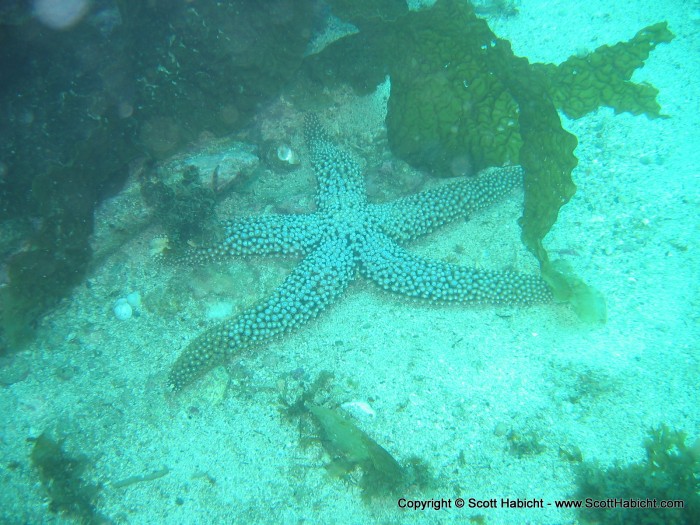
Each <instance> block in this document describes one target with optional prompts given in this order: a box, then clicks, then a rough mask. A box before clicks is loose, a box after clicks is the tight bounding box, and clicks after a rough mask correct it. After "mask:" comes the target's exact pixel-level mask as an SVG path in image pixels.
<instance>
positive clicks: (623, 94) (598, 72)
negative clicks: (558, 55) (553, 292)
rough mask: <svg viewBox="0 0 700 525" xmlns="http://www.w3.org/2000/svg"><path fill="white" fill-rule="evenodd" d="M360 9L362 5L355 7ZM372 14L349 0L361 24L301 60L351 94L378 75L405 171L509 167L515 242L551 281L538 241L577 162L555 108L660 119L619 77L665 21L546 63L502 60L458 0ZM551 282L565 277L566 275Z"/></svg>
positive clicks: (497, 45)
mask: <svg viewBox="0 0 700 525" xmlns="http://www.w3.org/2000/svg"><path fill="white" fill-rule="evenodd" d="M329 3H330V4H331V6H333V8H334V9H336V13H337V14H338V15H339V16H341V17H342V16H343V15H345V14H346V13H347V12H348V11H347V9H346V6H345V5H341V4H347V2H344V1H343V2H341V1H340V0H330V1H329ZM362 6H366V7H367V10H368V11H367V12H366V13H364V14H363V13H361V12H360V11H361V9H362ZM377 9H378V7H377V5H375V4H373V3H368V2H358V3H355V5H354V9H353V10H352V15H351V18H350V20H351V21H360V22H361V24H360V23H358V27H359V28H360V32H359V33H356V34H352V35H348V36H346V37H344V38H342V39H341V40H339V41H336V42H335V43H333V44H332V45H330V46H328V47H327V48H326V49H325V50H324V51H323V52H321V53H320V54H319V55H317V56H314V57H311V58H310V59H309V60H308V66H309V68H310V70H311V71H312V73H315V74H316V77H317V78H319V79H322V80H324V81H327V82H332V81H341V82H347V83H350V84H351V85H352V86H353V87H355V88H356V89H359V90H361V91H367V90H368V89H370V88H371V87H373V86H376V84H377V83H378V82H380V81H382V80H383V78H384V75H386V74H389V75H390V76H391V94H390V98H389V103H388V114H387V120H386V124H387V131H388V138H389V143H390V145H391V148H392V151H393V152H394V154H396V155H397V156H399V157H401V158H403V159H404V160H406V161H407V162H409V163H411V164H412V165H414V166H417V167H420V168H427V169H431V170H433V171H435V172H436V173H449V172H450V166H451V165H452V163H454V162H455V160H459V161H460V163H461V164H462V165H467V166H469V167H470V168H471V170H472V171H478V170H480V169H482V168H485V167H488V166H493V165H503V164H508V163H512V164H516V163H517V164H521V165H522V166H523V167H524V168H525V205H524V211H523V216H522V218H521V219H520V224H521V227H522V238H523V242H524V243H525V245H526V246H527V247H528V249H529V250H530V251H532V252H533V253H534V254H535V256H536V257H537V258H538V260H539V261H540V264H541V265H542V266H543V271H546V272H548V273H549V275H550V277H554V276H556V273H557V270H556V269H554V268H552V267H548V266H547V265H548V263H549V258H548V255H547V251H546V250H545V248H544V246H543V239H544V237H545V236H546V235H547V233H548V232H549V231H550V229H551V228H552V226H553V225H554V223H555V222H556V220H557V217H558V213H559V209H560V208H561V207H562V206H563V205H564V204H566V203H567V202H568V201H569V200H570V199H571V197H572V196H573V195H574V193H575V192H576V186H575V184H574V182H573V180H572V178H571V173H572V171H573V169H574V168H575V167H576V165H577V163H578V160H577V158H576V157H575V156H574V150H575V149H576V146H577V143H578V141H577V139H576V137H575V136H574V135H573V134H571V133H569V132H567V131H566V130H564V128H563V127H562V125H561V120H560V118H559V114H558V113H557V109H561V110H562V111H563V112H564V113H565V114H567V115H568V116H570V117H572V118H579V117H581V116H583V115H585V114H586V113H588V112H590V111H594V110H595V109H597V108H598V107H601V106H610V107H612V108H613V109H614V110H615V112H617V113H620V112H630V113H632V114H635V115H638V114H646V115H647V116H648V117H650V118H657V117H662V116H663V115H661V113H660V107H659V105H658V103H657V102H656V95H657V93H658V91H657V90H656V89H655V88H654V87H652V86H650V85H648V84H635V83H633V82H631V81H630V77H631V75H632V73H633V72H634V71H635V70H636V69H638V68H640V67H641V66H643V64H644V60H646V58H647V57H648V56H649V53H650V52H651V51H652V50H653V49H654V48H655V47H656V46H657V45H658V44H660V43H664V42H670V41H671V39H672V38H673V34H672V33H671V32H670V31H669V30H668V28H667V25H666V23H663V22H662V23H658V24H655V25H652V26H649V27H647V28H644V29H642V30H641V31H639V32H638V33H637V35H636V36H635V37H634V38H632V39H631V40H630V41H629V42H621V43H618V44H616V45H614V46H601V47H599V48H598V49H596V50H595V51H593V52H592V53H589V54H587V55H584V56H575V57H571V58H569V59H568V60H566V61H565V62H563V63H562V64H560V65H558V66H557V65H554V64H530V63H529V61H528V60H527V59H526V58H523V57H518V56H516V55H514V54H513V52H512V50H511V46H510V43H509V42H508V41H507V40H504V39H501V38H498V37H497V36H496V35H495V34H494V33H493V32H492V31H491V29H490V28H489V27H488V24H487V23H486V22H485V21H484V20H482V19H480V18H478V17H477V16H476V14H475V13H474V10H473V7H472V5H471V4H470V3H469V2H467V1H466V0H438V1H437V2H436V3H435V5H434V6H433V7H432V8H430V9H426V10H422V11H418V12H409V11H407V10H404V11H397V10H396V9H395V8H394V9H391V10H390V11H388V12H387V13H386V16H380V14H378V12H377ZM556 279H559V280H560V281H567V280H569V281H570V279H569V277H568V275H564V276H558V277H556ZM579 281H580V280H579ZM581 284H582V285H583V283H582V282H581ZM583 286H585V285H583ZM578 289H579V290H582V288H581V287H579V288H578ZM560 295H561V294H560ZM571 297H576V295H575V294H573V295H571Z"/></svg>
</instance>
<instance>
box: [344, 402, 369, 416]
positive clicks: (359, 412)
mask: <svg viewBox="0 0 700 525" xmlns="http://www.w3.org/2000/svg"><path fill="white" fill-rule="evenodd" d="M340 407H341V408H342V409H343V410H345V411H346V412H347V413H348V414H351V415H353V416H355V417H356V418H357V419H372V418H374V417H375V416H376V415H377V413H376V412H375V411H374V409H373V408H372V407H371V406H369V403H367V402H366V401H348V402H347V403H343V404H342V405H340Z"/></svg>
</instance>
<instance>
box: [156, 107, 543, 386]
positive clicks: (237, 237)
mask: <svg viewBox="0 0 700 525" xmlns="http://www.w3.org/2000/svg"><path fill="white" fill-rule="evenodd" d="M305 135H306V141H307V144H308V146H309V150H310V152H311V160H312V163H313V167H314V171H315V173H316V176H317V178H318V190H317V194H316V206H317V210H316V212H314V213H312V214H308V215H268V216H261V217H241V218H236V219H233V220H231V221H229V222H228V223H227V224H226V228H225V231H226V237H225V239H224V240H223V241H222V242H220V243H219V244H218V245H217V246H213V247H211V248H206V249H199V250H196V252H194V253H193V254H192V257H191V259H192V260H194V261H197V262H206V261H215V260H221V259H224V258H226V257H228V256H245V255H297V256H304V258H303V260H302V261H301V263H300V264H299V265H298V266H297V267H296V268H295V269H294V271H293V272H292V273H291V274H290V275H289V276H288V277H287V279H286V280H285V281H284V282H283V283H282V285H281V286H279V287H278V288H277V289H276V290H275V291H274V292H273V293H272V295H271V296H270V297H269V298H267V299H266V300H264V301H262V302H261V303H259V304H257V305H256V306H253V307H252V308H250V309H248V310H246V311H244V312H243V313H242V314H241V315H239V316H238V317H235V318H233V319H230V320H228V321H225V322H224V323H221V324H219V325H217V326H215V327H213V328H211V329H209V330H207V331H205V332H204V333H202V334H201V335H200V336H198V337H197V338H196V339H194V341H192V342H191V343H190V345H189V346H188V347H187V348H186V349H185V350H184V352H183V353H182V354H181V355H180V357H179V358H178V359H177V361H176V363H175V365H174V366H173V369H172V370H171V372H170V376H169V384H170V386H171V387H172V388H173V389H174V390H176V391H177V390H181V389H182V388H183V387H185V386H186V385H188V384H189V383H191V382H192V381H194V380H195V379H196V378H197V377H199V376H200V375H202V374H203V373H205V372H206V371H208V370H209V369H211V368H213V367H215V366H217V365H219V364H222V363H225V362H226V361H228V360H229V359H231V358H232V357H233V356H234V354H236V353H237V352H240V351H242V350H244V349H247V348H250V347H253V346H258V345H261V344H262V343H265V342H267V341H269V340H270V339H272V338H274V337H276V336H279V335H281V334H284V333H287V332H289V331H291V330H292V329H294V328H297V327H300V326H302V325H303V324H304V323H306V322H307V321H309V320H310V319H312V318H314V317H316V316H317V315H318V314H319V313H321V312H322V311H323V310H325V309H326V308H328V307H329V306H330V305H331V304H333V302H335V301H336V300H337V299H339V298H340V297H341V296H342V295H343V293H344V292H345V290H346V289H347V288H348V286H349V285H350V283H351V282H352V281H353V279H354V278H355V277H356V275H357V274H358V273H359V274H360V275H362V276H364V277H365V278H367V279H369V280H371V281H373V282H375V283H376V284H377V285H379V287H380V288H382V289H384V290H390V291H392V292H396V293H398V294H401V295H403V296H407V297H413V298H419V299H425V300H428V301H432V302H457V303H474V304H494V305H498V304H508V305H527V304H534V303H542V302H546V301H549V300H551V298H552V295H551V292H550V289H549V287H548V286H547V284H545V282H544V281H543V280H542V279H541V278H540V277H538V276H534V275H524V274H520V273H517V272H511V271H487V270H477V269H473V268H468V267H464V266H459V265H455V264H449V263H444V262H438V261H431V260H428V259H424V258H421V257H418V256H416V255H413V254H411V253H409V252H407V251H406V250H404V248H402V247H401V245H400V244H401V243H403V242H406V241H411V240H414V239H416V238H418V237H421V236H423V235H426V234H428V233H430V232H432V231H434V230H435V229H437V228H439V227H440V226H442V225H444V224H446V223H448V222H451V221H454V220H457V219H466V218H468V217H470V216H471V215H473V214H474V213H476V212H477V211H479V210H481V209H483V208H486V207H487V206H489V205H490V204H492V203H494V202H495V201H497V200H498V199H500V198H502V197H503V196H505V195H506V194H507V193H508V192H509V191H511V190H512V189H513V188H515V187H520V186H522V181H523V172H522V168H520V167H519V166H508V167H503V168H490V169H487V170H484V171H482V172H481V173H480V174H479V175H477V176H476V177H474V178H464V179H461V180H458V181H456V182H452V183H449V184H446V185H444V186H441V187H439V188H437V189H433V190H429V191H425V192H422V193H418V194H415V195H412V196H409V197H405V198H403V199H399V200H396V201H393V202H389V203H384V204H371V203H369V202H368V201H367V197H366V194H365V186H364V179H363V177H362V172H361V170H360V167H359V165H358V164H357V162H355V160H354V159H353V157H352V156H351V155H350V154H348V153H347V152H345V151H342V150H340V149H339V148H338V147H336V146H335V145H334V143H333V142H332V140H331V139H330V137H329V136H328V135H327V133H326V132H325V131H324V130H323V128H322V127H321V125H320V123H319V121H318V118H317V117H315V116H309V117H307V119H306V125H305Z"/></svg>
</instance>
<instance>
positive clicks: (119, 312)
mask: <svg viewBox="0 0 700 525" xmlns="http://www.w3.org/2000/svg"><path fill="white" fill-rule="evenodd" d="M112 311H113V312H114V317H116V318H117V319H119V320H120V321H126V320H127V319H131V316H132V314H133V313H134V310H133V309H132V308H131V305H130V304H129V303H128V302H127V300H126V298H124V297H122V298H121V299H117V302H115V303H114V307H113V308H112Z"/></svg>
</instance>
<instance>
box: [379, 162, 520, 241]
mask: <svg viewBox="0 0 700 525" xmlns="http://www.w3.org/2000/svg"><path fill="white" fill-rule="evenodd" d="M522 184H523V169H522V168H521V167H520V166H505V167H502V168H495V167H494V168H488V169H485V170H483V171H481V172H479V174H478V175H477V176H476V177H474V178H464V179H462V180H459V181H456V182H452V183H450V184H446V185H444V186H441V187H439V188H435V189H432V190H428V191H424V192H422V193H417V194H415V195H411V196H408V197H405V198H403V199H399V200H396V201H393V202H389V203H386V204H380V205H376V206H374V208H375V213H376V214H377V215H378V216H379V218H380V221H381V224H382V230H383V231H384V233H386V234H387V235H388V236H389V237H391V238H392V239H394V240H396V241H399V242H400V241H408V240H412V239H416V238H417V237H420V236H422V235H425V234H428V233H430V232H432V231H434V230H435V229H437V228H439V227H440V226H442V225H444V224H446V223H449V222H451V221H454V220H457V219H467V218H469V217H471V216H472V215H473V214H475V213H476V212H478V211H480V210H483V209H485V208H487V207H488V206H490V205H491V204H493V203H495V202H497V201H498V200H499V199H501V198H503V197H504V196H505V195H507V194H508V192H510V191H511V190H513V189H514V188H516V187H522Z"/></svg>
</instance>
